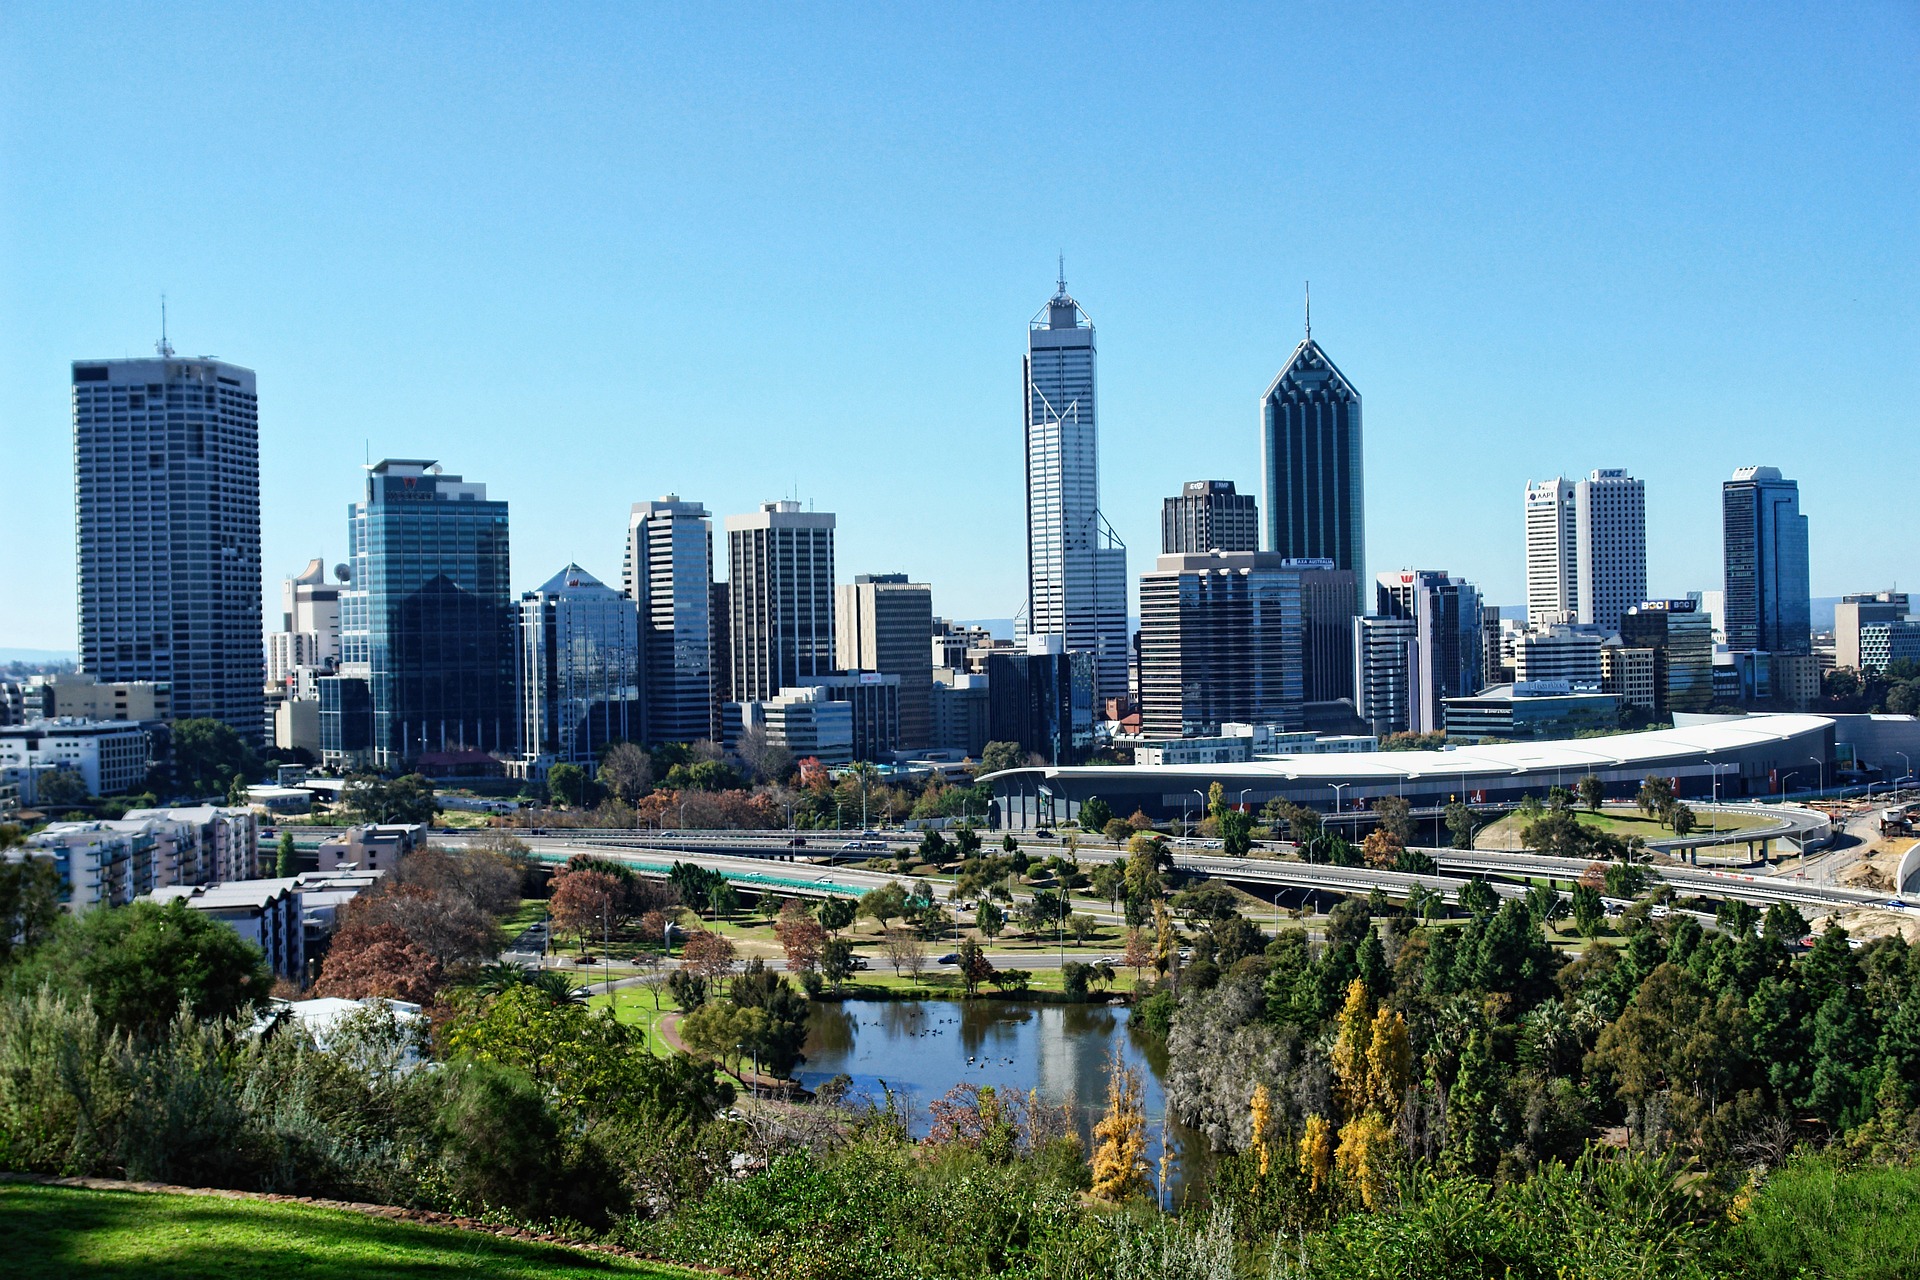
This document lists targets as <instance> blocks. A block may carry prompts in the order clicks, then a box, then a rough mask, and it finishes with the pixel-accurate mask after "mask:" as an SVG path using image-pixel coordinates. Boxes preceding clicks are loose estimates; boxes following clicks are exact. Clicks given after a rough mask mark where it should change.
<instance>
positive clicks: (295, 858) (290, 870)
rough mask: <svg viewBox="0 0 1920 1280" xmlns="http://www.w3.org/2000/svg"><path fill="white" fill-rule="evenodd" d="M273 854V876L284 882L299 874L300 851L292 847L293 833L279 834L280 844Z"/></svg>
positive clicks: (284, 832) (283, 832)
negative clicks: (274, 854)
mask: <svg viewBox="0 0 1920 1280" xmlns="http://www.w3.org/2000/svg"><path fill="white" fill-rule="evenodd" d="M275 852H276V856H275V859H274V864H273V874H274V875H276V876H279V877H280V878H281V879H283V880H285V879H290V878H292V877H294V876H297V875H299V874H300V851H299V850H298V849H296V848H295V847H294V843H293V832H291V831H282V832H281V833H280V844H279V847H278V849H277V850H276V851H275Z"/></svg>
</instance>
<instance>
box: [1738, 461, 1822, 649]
mask: <svg viewBox="0 0 1920 1280" xmlns="http://www.w3.org/2000/svg"><path fill="white" fill-rule="evenodd" d="M1720 512H1721V520H1722V533H1723V535H1724V538H1725V543H1724V549H1725V553H1726V604H1725V609H1726V614H1725V617H1726V630H1727V647H1728V648H1729V649H1732V650H1733V651H1734V652H1736V653H1739V652H1743V651H1749V650H1759V651H1761V652H1764V653H1811V652H1812V651H1813V618H1812V610H1813V603H1812V600H1811V595H1812V587H1811V583H1810V579H1809V573H1808V567H1807V518H1806V517H1805V516H1803V515H1801V514H1800V486H1799V484H1798V483H1796V482H1795V481H1792V480H1787V479H1784V478H1782V476H1781V475H1780V469H1779V468H1778V467H1742V468H1740V469H1739V470H1738V471H1736V472H1734V473H1733V479H1731V480H1728V481H1726V482H1725V483H1723V484H1722V485H1721V487H1720Z"/></svg>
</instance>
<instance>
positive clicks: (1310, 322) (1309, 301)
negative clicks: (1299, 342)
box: [1307, 280, 1313, 342]
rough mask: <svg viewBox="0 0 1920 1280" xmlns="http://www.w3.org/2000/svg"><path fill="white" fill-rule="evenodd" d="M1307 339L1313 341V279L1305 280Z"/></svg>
mask: <svg viewBox="0 0 1920 1280" xmlns="http://www.w3.org/2000/svg"><path fill="white" fill-rule="evenodd" d="M1307 341H1308V342H1312V341H1313V281H1311V280H1309V281H1307Z"/></svg>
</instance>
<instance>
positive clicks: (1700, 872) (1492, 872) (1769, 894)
mask: <svg viewBox="0 0 1920 1280" xmlns="http://www.w3.org/2000/svg"><path fill="white" fill-rule="evenodd" d="M1809 812H1811V811H1809ZM1814 816H1816V817H1817V818H1818V819H1819V821H1820V822H1822V823H1824V822H1825V821H1826V818H1825V815H1824V814H1817V815H1814ZM515 834H516V835H518V836H519V837H520V838H521V839H522V840H524V841H525V842H526V843H527V844H528V845H529V846H530V847H531V848H532V849H533V850H534V852H535V853H536V854H537V855H538V856H540V857H541V858H542V860H544V861H553V862H563V861H565V860H566V859H567V858H570V857H572V856H574V855H575V854H578V853H592V854H597V855H599V856H617V857H619V858H620V859H621V860H622V861H625V862H629V863H631V864H632V865H633V866H634V867H635V868H636V869H638V870H641V871H643V872H647V873H650V874H656V875H665V874H666V872H667V870H668V868H669V867H670V865H671V863H672V862H674V861H685V862H694V863H697V864H699V865H701V866H706V867H711V868H713V869H714V870H717V871H720V872H721V873H722V874H724V875H726V876H727V878H728V879H729V880H731V881H733V882H735V883H737V884H739V885H740V886H741V887H742V888H746V889H753V888H756V887H765V888H768V889H771V890H774V891H777V892H783V893H791V894H794V895H796V896H801V897H828V896H855V897H857V896H858V895H860V894H863V893H865V892H867V891H868V890H870V889H874V888H878V887H880V886H881V885H884V884H888V883H890V882H892V881H894V880H897V879H900V878H901V877H899V876H897V875H894V874H893V873H890V872H879V871H867V870H864V869H861V868H855V867H846V866H836V865H826V864H820V863H811V862H808V863H802V862H800V861H798V860H799V859H809V858H819V857H826V858H832V857H836V856H840V855H841V854H842V853H843V850H842V849H841V845H843V844H844V843H845V840H843V839H841V838H840V837H842V836H845V835H849V834H850V833H842V832H832V833H828V834H829V839H826V840H820V841H818V843H810V844H809V845H807V846H806V847H804V848H800V849H795V848H793V847H791V846H790V845H789V843H788V840H789V833H787V832H774V833H760V832H715V833H679V832H671V833H663V832H648V831H607V830H598V829H593V828H577V829H573V830H568V831H567V832H566V833H565V834H564V835H562V834H559V832H558V831H557V830H555V829H546V830H543V831H541V832H540V833H539V834H532V833H521V832H516V833H515ZM887 838H888V843H889V845H890V847H896V848H905V847H911V846H912V845H914V844H915V843H917V841H918V834H917V833H907V834H905V835H890V836H888V837H887ZM809 839H810V840H817V835H815V836H809ZM1423 852H1425V853H1427V854H1429V855H1430V856H1431V857H1432V858H1433V859H1434V861H1435V862H1436V863H1437V864H1438V866H1439V869H1440V872H1441V874H1437V875H1411V874H1408V873H1405V872H1398V871H1384V870H1377V869H1374V868H1371V867H1335V866H1330V865H1328V864H1326V863H1302V862H1292V861H1283V860H1279V859H1271V858H1230V857H1226V856H1224V855H1220V854H1210V853H1207V852H1194V851H1191V850H1190V849H1182V848H1179V847H1176V848H1175V851H1174V855H1173V861H1174V866H1175V867H1176V868H1178V869H1180V870H1183V871H1194V872H1199V873H1201V874H1204V875H1209V876H1216V877H1221V878H1225V879H1231V880H1234V881H1236V882H1240V883H1244V884H1261V885H1272V886H1275V887H1278V888H1288V889H1304V890H1319V891H1321V892H1327V893H1344V894H1367V893H1371V892H1372V891H1373V890H1375V889H1379V890H1381V891H1382V892H1384V893H1387V894H1390V895H1393V896H1396V897H1400V896H1404V895H1405V894H1406V893H1407V891H1408V890H1409V889H1411V888H1412V887H1413V886H1415V885H1420V886H1422V887H1424V888H1426V889H1429V890H1431V891H1433V892H1436V893H1440V894H1442V895H1444V896H1445V897H1446V898H1447V899H1448V900H1450V901H1458V899H1459V891H1460V886H1461V885H1462V884H1463V883H1465V881H1467V880H1469V879H1475V878H1488V879H1489V883H1490V884H1492V885H1493V887H1494V891H1495V892H1496V893H1499V894H1501V895H1502V896H1506V897H1514V896H1518V895H1519V894H1521V893H1523V892H1524V891H1525V889H1524V886H1522V885H1517V884H1509V883H1506V882H1505V881H1504V880H1503V879H1500V878H1501V877H1505V878H1515V879H1524V878H1526V877H1539V878H1549V879H1556V880H1577V879H1579V878H1580V876H1581V875H1583V874H1584V873H1585V872H1586V869H1587V868H1588V866H1590V865H1591V864H1590V863H1588V862H1586V861H1583V860H1580V859H1574V858H1554V857H1548V856H1546V855H1544V854H1536V853H1526V852H1519V853H1495V852H1479V851H1463V850H1458V849H1449V848H1428V849H1424V850H1423ZM649 854H651V855H653V856H652V857H651V858H649V857H648V856H647V855H649ZM1078 855H1079V857H1080V859H1081V860H1082V861H1089V862H1106V861H1113V860H1115V859H1118V858H1121V857H1124V856H1125V855H1124V853H1123V852H1122V851H1121V850H1119V849H1117V848H1082V849H1080V850H1079V851H1078ZM769 860H780V861H783V862H784V861H787V860H793V861H792V863H791V866H790V868H781V869H778V870H776V869H774V868H770V867H769V866H768V865H767V863H768V861H769ZM1641 865H1642V866H1643V867H1644V869H1645V870H1646V871H1647V872H1648V873H1649V874H1650V875H1652V876H1654V877H1656V878H1658V879H1661V880H1664V881H1665V882H1667V883H1668V884H1670V885H1672V886H1673V888H1674V889H1675V890H1676V891H1678V892H1680V893H1683V894H1688V895H1697V896H1701V897H1710V898H1738V899H1740V900H1742V901H1747V902H1757V903H1762V904H1767V903H1773V902H1791V903H1795V904H1798V905H1803V906H1814V907H1820V908H1825V909H1848V908H1857V907H1866V906H1880V905H1881V904H1883V903H1884V902H1885V901H1886V895H1885V894H1883V893H1876V892H1873V891H1870V890H1862V889H1851V888H1846V887H1843V886H1839V885H1827V884H1816V883H1810V882H1807V881H1803V880H1797V879H1788V878H1786V877H1781V876H1755V875H1747V874H1741V873H1736V872H1727V871H1714V870H1710V869H1706V868H1696V867H1687V866H1653V865H1647V864H1641ZM1449 873H1450V874H1449ZM1097 914H1104V913H1097Z"/></svg>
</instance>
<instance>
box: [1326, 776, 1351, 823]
mask: <svg viewBox="0 0 1920 1280" xmlns="http://www.w3.org/2000/svg"><path fill="white" fill-rule="evenodd" d="M1327 785H1328V786H1330V787H1332V788H1333V812H1334V815H1335V816H1336V817H1337V816H1339V813H1340V793H1341V792H1342V791H1344V790H1345V789H1346V788H1348V787H1350V786H1352V785H1353V784H1352V783H1351V782H1329V783H1328V784H1327Z"/></svg>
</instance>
